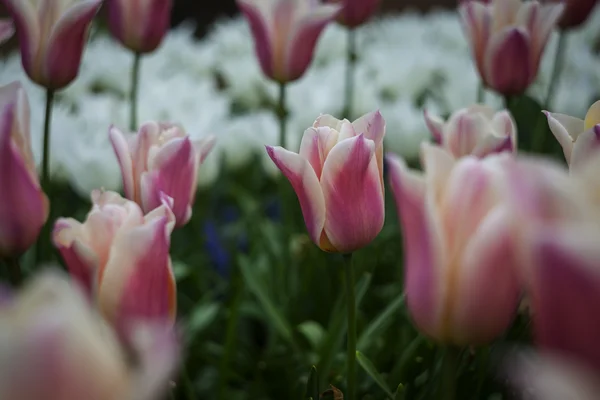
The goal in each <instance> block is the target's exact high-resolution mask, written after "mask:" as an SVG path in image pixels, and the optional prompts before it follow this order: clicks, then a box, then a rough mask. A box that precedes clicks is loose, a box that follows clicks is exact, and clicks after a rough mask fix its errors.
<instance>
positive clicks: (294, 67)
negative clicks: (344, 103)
mask: <svg viewBox="0 0 600 400" xmlns="http://www.w3.org/2000/svg"><path fill="white" fill-rule="evenodd" d="M237 4H238V6H239V7H240V9H241V11H242V13H243V14H244V15H245V17H246V19H247V20H248V23H249V24H250V29H251V30H252V35H253V36H254V44H255V49H256V56H257V57H258V61H259V63H260V66H261V68H262V71H263V73H264V74H265V75H266V76H267V77H269V78H271V79H273V80H275V81H277V82H291V81H294V80H296V79H298V78H300V77H301V76H302V75H303V74H304V72H305V71H306V69H307V68H308V66H309V65H310V63H311V61H312V58H313V53H314V50H315V46H316V44H317V41H318V39H319V36H320V35H321V32H322V31H323V29H324V28H325V26H326V25H327V24H328V23H329V22H330V21H332V20H333V19H334V18H335V17H336V16H337V15H338V13H339V12H340V9H341V7H340V6H339V5H336V4H320V2H319V1H318V0H237Z"/></svg>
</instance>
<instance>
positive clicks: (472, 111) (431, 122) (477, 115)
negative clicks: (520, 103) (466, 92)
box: [425, 105, 517, 158]
mask: <svg viewBox="0 0 600 400" xmlns="http://www.w3.org/2000/svg"><path fill="white" fill-rule="evenodd" d="M425 123H426V124H427V127H428V128H429V130H430V131H431V134H432V136H433V140H434V141H435V142H436V143H437V144H439V145H441V146H442V147H443V148H445V149H446V150H447V151H449V152H450V153H451V154H452V155H453V156H454V157H456V158H458V157H463V156H466V155H474V156H477V157H485V156H487V155H489V154H492V153H500V152H503V151H509V152H513V153H514V152H516V150H517V127H516V124H515V122H514V121H513V119H512V117H511V115H510V113H509V112H508V111H506V110H503V111H500V112H494V110H493V109H492V108H490V107H487V106H483V105H473V106H471V107H469V108H464V109H462V110H459V111H457V112H455V113H454V114H452V116H451V117H450V119H449V120H448V121H447V122H444V121H443V120H442V119H441V118H439V117H437V116H435V115H430V114H428V113H427V111H425Z"/></svg>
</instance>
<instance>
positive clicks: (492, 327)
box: [388, 143, 522, 346]
mask: <svg viewBox="0 0 600 400" xmlns="http://www.w3.org/2000/svg"><path fill="white" fill-rule="evenodd" d="M422 158H423V165H424V169H425V172H424V174H422V173H418V172H413V171H410V170H409V169H408V168H407V167H406V164H405V163H404V161H403V160H402V159H400V158H397V157H395V156H389V157H388V168H389V174H390V182H391V186H392V191H393V193H394V197H395V199H396V206H397V209H398V214H399V217H400V223H401V226H402V235H403V240H404V247H403V248H404V249H405V250H404V251H405V262H404V273H405V278H404V284H405V292H406V297H407V305H408V309H409V312H410V314H411V316H412V319H413V321H414V323H415V325H416V326H417V328H418V329H420V330H421V331H422V332H423V333H425V334H426V335H428V336H430V337H432V338H434V339H436V340H437V341H439V342H441V343H445V344H452V345H459V346H462V345H478V344H485V343H489V342H491V341H492V340H493V339H495V338H496V337H498V336H499V335H500V334H502V333H503V332H504V331H505V330H506V329H507V328H508V327H509V326H510V324H511V322H512V320H513V317H514V315H515V314H516V311H517V306H518V304H519V297H520V284H519V281H518V276H517V273H516V270H515V269H514V264H515V263H516V262H517V260H518V256H519V251H518V247H517V244H518V242H517V241H516V240H515V235H514V234H513V229H514V228H513V220H512V218H511V215H512V210H511V209H510V207H507V204H506V202H505V201H504V196H505V195H504V193H505V192H506V190H507V187H506V184H505V182H506V179H505V175H504V171H503V169H504V164H506V163H507V162H509V161H510V160H512V159H513V157H511V156H509V155H506V154H502V155H496V156H490V157H487V158H485V159H478V158H476V157H472V156H467V157H464V158H461V159H459V160H456V159H454V158H453V157H452V155H450V154H449V153H448V152H446V151H445V150H443V149H442V148H440V147H438V146H433V145H430V144H428V143H424V144H423V145H422ZM521 222H522V221H521Z"/></svg>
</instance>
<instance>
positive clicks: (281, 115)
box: [277, 82, 287, 149]
mask: <svg viewBox="0 0 600 400" xmlns="http://www.w3.org/2000/svg"><path fill="white" fill-rule="evenodd" d="M285 95H286V84H285V82H280V83H279V100H278V103H277V119H278V120H279V145H280V146H281V147H283V148H284V149H285V148H286V146H287V142H286V123H287V108H286V99H285V97H286V96H285Z"/></svg>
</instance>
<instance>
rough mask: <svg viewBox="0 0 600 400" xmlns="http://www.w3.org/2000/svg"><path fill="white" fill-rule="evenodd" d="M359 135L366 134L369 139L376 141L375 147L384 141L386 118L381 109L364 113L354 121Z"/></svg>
mask: <svg viewBox="0 0 600 400" xmlns="http://www.w3.org/2000/svg"><path fill="white" fill-rule="evenodd" d="M352 126H353V127H354V131H355V132H356V134H357V135H360V134H364V135H365V137H366V138H367V139H370V140H372V141H373V142H375V148H377V147H379V146H380V145H381V144H382V143H383V137H384V135H385V120H384V119H383V116H382V115H381V113H380V112H379V111H373V112H370V113H368V114H365V115H363V116H362V117H360V118H359V119H357V120H356V121H354V122H352Z"/></svg>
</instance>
